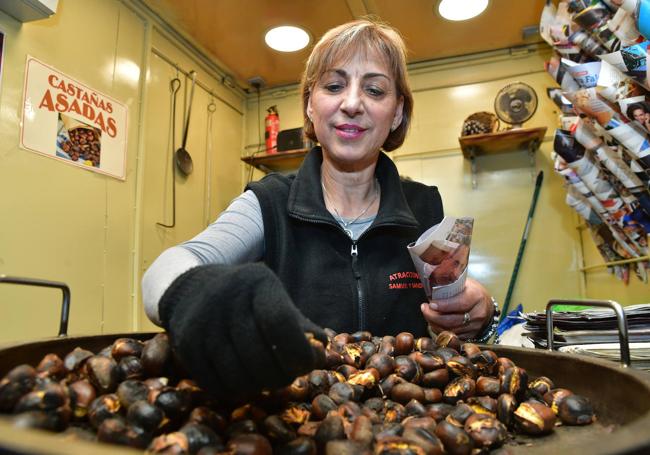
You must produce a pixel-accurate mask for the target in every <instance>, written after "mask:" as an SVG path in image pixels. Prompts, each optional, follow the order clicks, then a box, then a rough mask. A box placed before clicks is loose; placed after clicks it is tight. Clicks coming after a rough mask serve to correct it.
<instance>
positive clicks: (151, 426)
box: [126, 400, 165, 433]
mask: <svg viewBox="0 0 650 455" xmlns="http://www.w3.org/2000/svg"><path fill="white" fill-rule="evenodd" d="M164 417H165V414H164V413H163V411H162V410H161V409H159V408H157V407H156V406H154V405H152V404H151V403H149V402H147V401H145V400H140V401H136V402H134V403H132V404H131V406H130V407H129V410H128V411H127V414H126V420H127V421H128V422H129V423H130V424H132V425H134V426H137V427H140V428H142V429H143V430H146V431H148V432H151V433H153V432H154V431H155V430H156V429H157V428H158V427H159V426H160V424H161V423H162V421H163V418H164Z"/></svg>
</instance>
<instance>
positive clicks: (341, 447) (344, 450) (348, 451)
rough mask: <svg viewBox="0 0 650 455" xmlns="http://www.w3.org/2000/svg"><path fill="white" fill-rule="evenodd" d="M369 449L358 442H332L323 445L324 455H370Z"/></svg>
mask: <svg viewBox="0 0 650 455" xmlns="http://www.w3.org/2000/svg"><path fill="white" fill-rule="evenodd" d="M371 453H372V452H370V449H369V448H368V447H366V446H365V445H364V444H362V443H360V442H358V441H351V440H345V439H344V440H332V441H328V442H327V444H326V445H325V455H371Z"/></svg>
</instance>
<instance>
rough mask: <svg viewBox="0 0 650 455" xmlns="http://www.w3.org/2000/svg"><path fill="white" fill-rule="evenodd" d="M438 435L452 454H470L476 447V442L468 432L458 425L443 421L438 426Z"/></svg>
mask: <svg viewBox="0 0 650 455" xmlns="http://www.w3.org/2000/svg"><path fill="white" fill-rule="evenodd" d="M436 436H437V437H438V438H439V439H440V441H441V442H442V444H443V445H444V446H445V450H446V451H447V452H448V453H451V454H463V455H465V454H467V455H469V454H470V453H471V452H472V449H473V448H474V442H473V440H472V438H470V436H469V435H468V434H467V432H466V431H465V430H464V429H463V428H460V427H457V426H456V425H452V424H451V423H449V422H446V421H444V420H443V421H442V422H440V423H439V424H438V426H437V427H436Z"/></svg>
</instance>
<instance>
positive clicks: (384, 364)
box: [366, 352, 395, 379]
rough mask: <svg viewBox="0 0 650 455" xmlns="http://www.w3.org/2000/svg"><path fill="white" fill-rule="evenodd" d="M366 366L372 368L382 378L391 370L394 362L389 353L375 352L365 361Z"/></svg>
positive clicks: (393, 367)
mask: <svg viewBox="0 0 650 455" xmlns="http://www.w3.org/2000/svg"><path fill="white" fill-rule="evenodd" d="M366 368H374V369H375V370H377V372H378V373H379V376H380V377H381V378H382V379H383V378H385V377H386V376H388V375H389V374H391V373H392V372H393V370H394V369H395V362H394V360H393V358H392V357H391V356H390V355H388V354H383V353H381V352H377V353H375V354H373V355H371V356H370V358H369V359H368V361H367V362H366Z"/></svg>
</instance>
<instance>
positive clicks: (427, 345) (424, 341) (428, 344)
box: [415, 337, 436, 352]
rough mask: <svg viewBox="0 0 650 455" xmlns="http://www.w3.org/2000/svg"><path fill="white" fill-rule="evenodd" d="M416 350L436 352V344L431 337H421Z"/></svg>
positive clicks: (417, 341) (416, 341) (416, 344)
mask: <svg viewBox="0 0 650 455" xmlns="http://www.w3.org/2000/svg"><path fill="white" fill-rule="evenodd" d="M415 349H417V350H418V351H420V352H427V351H435V350H436V343H435V341H433V340H432V339H431V338H429V337H421V338H418V339H417V340H415Z"/></svg>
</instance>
